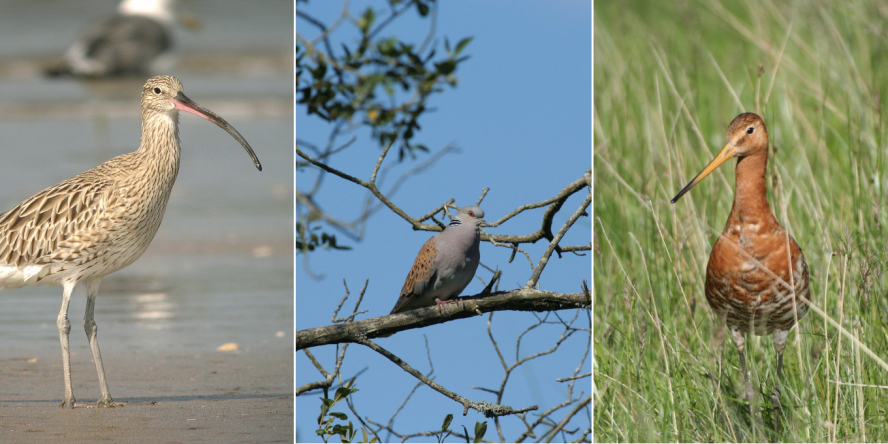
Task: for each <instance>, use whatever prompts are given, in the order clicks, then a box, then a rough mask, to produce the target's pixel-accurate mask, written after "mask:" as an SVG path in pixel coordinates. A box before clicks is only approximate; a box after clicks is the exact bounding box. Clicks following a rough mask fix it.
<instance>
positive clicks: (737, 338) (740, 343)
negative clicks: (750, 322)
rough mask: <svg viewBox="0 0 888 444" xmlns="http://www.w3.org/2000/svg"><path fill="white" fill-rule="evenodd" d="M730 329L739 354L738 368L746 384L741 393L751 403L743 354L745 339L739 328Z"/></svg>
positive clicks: (750, 389)
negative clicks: (740, 369)
mask: <svg viewBox="0 0 888 444" xmlns="http://www.w3.org/2000/svg"><path fill="white" fill-rule="evenodd" d="M730 329H731V336H733V338H734V345H736V346H737V351H738V352H739V353H740V368H742V369H743V382H744V383H745V384H746V388H745V390H744V391H743V397H744V398H746V400H747V401H748V402H750V403H751V402H752V397H753V396H752V386H751V385H749V373H748V372H747V371H746V356H745V355H744V354H743V352H744V351H745V350H746V337H745V336H744V335H743V332H742V331H740V329H739V328H736V327H730Z"/></svg>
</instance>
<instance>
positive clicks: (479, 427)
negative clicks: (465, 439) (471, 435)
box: [475, 421, 487, 442]
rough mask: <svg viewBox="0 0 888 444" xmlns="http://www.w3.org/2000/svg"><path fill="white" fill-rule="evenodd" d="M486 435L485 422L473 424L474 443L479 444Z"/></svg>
mask: <svg viewBox="0 0 888 444" xmlns="http://www.w3.org/2000/svg"><path fill="white" fill-rule="evenodd" d="M485 433H487V421H484V422H476V423H475V442H481V440H482V439H484V434H485Z"/></svg>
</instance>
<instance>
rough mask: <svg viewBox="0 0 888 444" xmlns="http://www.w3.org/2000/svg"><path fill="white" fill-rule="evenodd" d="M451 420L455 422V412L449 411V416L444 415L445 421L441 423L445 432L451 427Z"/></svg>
mask: <svg viewBox="0 0 888 444" xmlns="http://www.w3.org/2000/svg"><path fill="white" fill-rule="evenodd" d="M451 422H453V414H452V413H448V414H447V416H445V417H444V423H443V424H441V431H442V432H443V431H445V430H447V428H448V427H450V423H451Z"/></svg>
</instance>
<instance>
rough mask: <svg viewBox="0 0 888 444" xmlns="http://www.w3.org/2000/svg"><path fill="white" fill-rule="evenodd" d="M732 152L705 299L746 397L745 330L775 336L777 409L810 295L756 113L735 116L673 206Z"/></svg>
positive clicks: (749, 392)
mask: <svg viewBox="0 0 888 444" xmlns="http://www.w3.org/2000/svg"><path fill="white" fill-rule="evenodd" d="M732 157H736V158H737V172H736V174H737V176H736V182H735V185H734V186H735V188H736V191H735V193H734V205H733V206H732V207H731V213H730V214H729V215H728V222H727V224H726V225H725V230H724V231H723V232H722V234H721V236H719V237H718V240H716V241H715V245H713V246H712V253H711V254H710V255H709V265H707V266H706V285H705V292H706V300H707V301H709V306H710V307H712V309H713V310H714V311H715V313H716V314H717V315H718V316H719V317H721V318H722V319H724V320H725V322H726V323H727V325H728V328H730V329H731V334H732V336H733V338H734V345H736V346H737V350H738V351H739V353H740V366H741V367H742V369H743V380H744V381H745V383H746V388H745V391H744V395H745V397H746V399H747V401H749V402H752V398H753V393H752V388H751V387H750V385H749V375H748V373H747V372H746V360H745V358H744V356H743V351H744V349H745V347H746V339H745V337H744V335H745V334H746V333H752V334H755V335H758V336H763V335H771V334H773V335H774V348H775V349H776V350H777V385H776V386H775V387H774V397H772V401H773V402H775V403H776V405H777V406H778V407H779V402H780V398H779V395H780V378H781V375H782V372H783V350H784V349H785V348H786V339H787V336H788V335H789V330H790V329H791V328H792V326H793V325H795V323H796V321H797V320H798V319H801V318H802V317H804V316H805V313H807V312H808V305H807V304H806V303H805V302H804V301H802V300H801V299H805V300H810V299H809V295H808V265H807V264H805V258H804V257H803V256H802V250H801V249H800V248H799V246H798V244H796V241H795V239H793V238H792V236H790V235H789V233H787V232H786V231H785V230H784V229H783V227H781V226H780V224H779V223H777V219H776V218H775V217H774V213H772V212H771V207H770V206H768V200H767V197H766V191H767V190H766V187H765V169H766V167H767V165H768V129H767V128H766V127H765V122H764V121H763V120H762V118H761V117H759V116H758V115H756V114H753V113H743V114H740V115H739V116H737V117H736V118H734V120H733V121H732V122H731V125H730V126H728V143H727V144H726V145H725V147H724V148H723V149H722V150H721V152H720V153H719V154H718V155H717V156H716V157H715V159H713V160H712V162H710V163H709V165H707V166H706V168H704V169H703V171H702V172H701V173H700V174H698V175H697V177H695V178H694V179H693V180H692V181H691V182H690V183H689V184H688V185H687V186H686V187H684V188H683V189H682V190H681V191H679V193H678V194H677V195H676V196H675V197H674V198H673V199H672V203H675V202H676V201H677V200H678V199H679V198H680V197H681V196H682V195H684V194H685V193H686V192H687V191H688V190H690V189H691V187H693V186H694V185H696V184H698V183H699V182H700V181H701V180H703V178H704V177H706V176H707V175H708V174H709V173H711V172H713V171H714V170H715V169H716V168H718V166H719V165H721V164H723V163H725V162H726V161H728V159H730V158H732Z"/></svg>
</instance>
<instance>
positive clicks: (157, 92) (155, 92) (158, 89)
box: [154, 86, 160, 94]
mask: <svg viewBox="0 0 888 444" xmlns="http://www.w3.org/2000/svg"><path fill="white" fill-rule="evenodd" d="M154 94H160V88H158V87H156V86H155V87H154Z"/></svg>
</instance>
